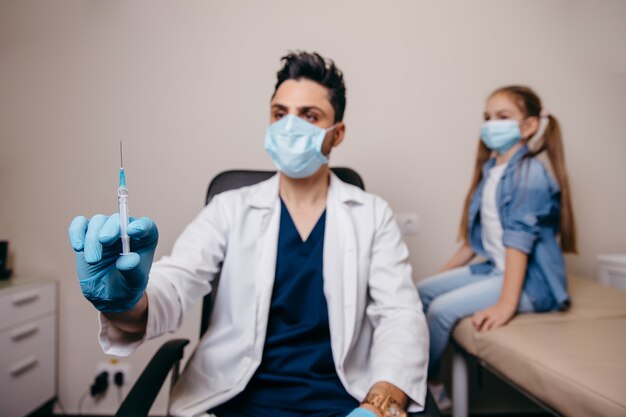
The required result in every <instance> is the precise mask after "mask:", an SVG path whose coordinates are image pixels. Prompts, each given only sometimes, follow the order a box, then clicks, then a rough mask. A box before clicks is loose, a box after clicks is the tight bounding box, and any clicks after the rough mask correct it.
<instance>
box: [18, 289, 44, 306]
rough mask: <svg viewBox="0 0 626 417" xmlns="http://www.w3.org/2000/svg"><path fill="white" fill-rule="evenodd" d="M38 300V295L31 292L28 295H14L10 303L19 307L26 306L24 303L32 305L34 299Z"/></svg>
mask: <svg viewBox="0 0 626 417" xmlns="http://www.w3.org/2000/svg"><path fill="white" fill-rule="evenodd" d="M38 298H39V293H37V292H35V291H31V292H29V293H26V294H21V295H16V296H14V297H13V299H12V302H13V304H14V305H16V306H17V305H21V304H26V303H32V302H33V301H35V300H36V299H38Z"/></svg>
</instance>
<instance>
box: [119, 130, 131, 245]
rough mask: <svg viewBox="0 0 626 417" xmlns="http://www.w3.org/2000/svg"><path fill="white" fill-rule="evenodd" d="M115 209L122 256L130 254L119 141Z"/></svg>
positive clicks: (125, 193)
mask: <svg viewBox="0 0 626 417" xmlns="http://www.w3.org/2000/svg"><path fill="white" fill-rule="evenodd" d="M117 207H118V209H119V213H120V236H121V238H122V255H127V254H129V253H130V238H129V237H128V234H127V233H126V228H127V227H128V188H126V175H125V174H124V159H123V157H122V141H120V185H119V187H118V188H117Z"/></svg>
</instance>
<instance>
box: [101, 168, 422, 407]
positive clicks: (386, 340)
mask: <svg viewBox="0 0 626 417" xmlns="http://www.w3.org/2000/svg"><path fill="white" fill-rule="evenodd" d="M278 185H279V177H278V176H277V175H275V176H273V177H272V178H270V179H268V180H266V181H263V182H261V183H259V184H257V185H253V186H250V187H244V188H241V189H238V190H234V191H227V192H224V193H222V194H219V195H217V196H215V198H213V200H212V201H211V203H210V204H209V205H208V206H207V207H205V208H204V210H202V212H201V213H200V214H199V215H198V217H197V218H196V219H195V220H194V221H192V222H191V223H190V224H189V225H188V226H187V228H186V229H185V231H184V232H183V233H182V235H181V236H180V237H179V238H178V240H177V241H176V243H175V245H174V248H173V250H172V254H171V256H168V257H164V258H163V259H161V260H160V261H158V262H156V263H154V265H153V266H152V270H151V272H150V280H149V283H148V288H147V290H146V291H147V295H148V306H149V308H148V324H147V329H146V334H145V335H144V336H143V337H142V338H136V337H135V338H133V337H132V336H130V335H129V334H125V333H123V332H121V331H119V330H118V329H117V328H115V327H113V326H112V325H111V324H110V323H109V322H108V321H107V320H106V318H104V316H101V332H100V343H101V345H102V348H103V350H104V351H105V352H106V353H107V354H113V355H119V356H127V355H129V354H131V353H132V352H133V351H134V350H135V349H136V347H137V346H138V345H139V344H141V342H142V341H143V340H148V339H152V338H154V337H156V336H159V335H161V334H163V333H165V332H173V331H175V330H176V329H177V328H178V327H179V325H180V323H181V321H182V318H183V315H184V313H185V312H186V311H187V310H189V308H190V307H192V306H193V305H194V304H195V303H196V302H198V301H200V300H201V298H202V297H203V296H204V295H205V294H207V293H209V292H210V291H211V282H212V279H213V277H214V276H215V274H216V273H217V272H218V271H219V270H220V266H221V271H222V272H221V278H220V282H219V288H218V292H217V297H216V301H215V306H214V310H213V314H212V316H211V323H210V324H209V328H208V331H207V332H206V334H205V335H204V337H203V338H202V339H201V340H200V342H199V344H198V346H197V348H196V350H195V352H194V354H193V357H192V358H191V359H190V360H189V362H188V364H187V366H186V368H185V370H184V372H183V373H182V375H181V378H180V380H179V382H178V383H177V384H176V386H175V388H174V390H173V392H172V399H171V412H172V414H173V415H177V416H197V415H203V414H204V413H205V412H206V410H208V409H211V408H212V407H215V406H217V405H219V404H221V403H224V402H225V401H227V400H228V399H230V398H232V397H234V396H235V395H236V394H238V393H240V392H241V391H243V389H244V388H245V387H246V384H247V383H248V381H249V380H250V378H251V377H252V375H253V374H254V372H255V370H256V369H257V367H258V366H259V363H260V362H261V357H262V353H263V345H264V342H265V331H266V327H267V318H268V314H269V307H270V301H271V295H272V288H273V283H274V273H275V268H276V250H277V244H278V229H279V223H280V222H279V220H280V199H279V196H278ZM323 256H324V260H323V264H324V294H325V296H326V301H327V305H328V316H329V325H330V335H331V348H332V352H333V358H334V362H335V366H336V370H337V374H338V376H339V379H340V380H341V382H342V383H343V386H344V387H345V388H346V390H347V391H348V392H349V393H350V394H351V395H352V396H353V397H355V398H356V399H357V400H359V401H361V400H362V399H363V398H364V397H365V395H366V394H367V392H368V391H369V389H370V388H371V386H372V385H373V384H374V383H376V382H378V381H388V382H391V383H392V384H394V385H395V386H397V387H399V388H400V389H402V390H403V391H404V392H405V393H407V395H408V396H409V397H410V398H411V402H410V407H409V410H410V411H420V410H422V409H423V406H424V399H425V395H426V373H427V363H428V329H427V326H426V320H425V317H424V314H423V312H422V306H421V303H420V300H419V297H418V295H417V291H416V289H415V286H414V285H413V282H412V279H411V266H410V264H409V260H408V250H407V248H406V245H405V244H404V242H403V241H402V238H401V235H400V231H399V229H398V226H397V224H396V222H395V221H394V218H393V216H392V212H391V210H390V208H389V206H388V205H387V203H386V202H385V201H383V200H382V199H381V198H379V197H377V196H374V195H372V194H368V193H366V192H364V191H362V190H361V189H359V188H357V187H354V186H352V185H348V184H345V183H343V182H342V181H341V180H339V179H338V178H337V177H336V176H335V175H334V174H332V175H331V180H330V187H329V191H328V200H327V206H326V229H325V235H324V255H323Z"/></svg>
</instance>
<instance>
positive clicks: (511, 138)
mask: <svg viewBox="0 0 626 417" xmlns="http://www.w3.org/2000/svg"><path fill="white" fill-rule="evenodd" d="M480 138H481V139H482V141H483V143H484V144H485V146H486V147H487V148H489V149H491V150H494V151H496V152H498V153H499V154H503V153H505V152H506V151H508V150H509V149H511V148H512V147H513V145H515V144H516V143H517V142H519V141H520V139H521V138H522V132H521V131H520V129H519V122H518V121H517V120H490V121H488V122H485V123H484V124H483V127H482V129H480Z"/></svg>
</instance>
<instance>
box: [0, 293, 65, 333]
mask: <svg viewBox="0 0 626 417" xmlns="http://www.w3.org/2000/svg"><path fill="white" fill-rule="evenodd" d="M55 289H56V287H55V285H54V283H50V284H46V285H40V286H36V285H35V286H25V287H24V288H20V290H19V291H11V292H9V293H8V294H3V295H1V296H0V330H5V329H6V328H7V327H9V326H13V325H15V324H18V323H21V322H24V321H28V320H30V319H33V318H35V317H38V316H41V315H44V314H46V313H49V312H52V311H54V306H55Z"/></svg>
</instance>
